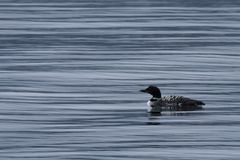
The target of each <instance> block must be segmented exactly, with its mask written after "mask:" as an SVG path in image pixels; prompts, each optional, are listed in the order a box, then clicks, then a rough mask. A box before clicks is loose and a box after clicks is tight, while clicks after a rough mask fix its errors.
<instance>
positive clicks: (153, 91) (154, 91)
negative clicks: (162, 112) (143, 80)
mask: <svg viewBox="0 0 240 160" xmlns="http://www.w3.org/2000/svg"><path fill="white" fill-rule="evenodd" d="M140 91H141V92H145V93H149V94H151V95H152V96H153V97H156V98H161V92H160V89H159V88H157V87H155V86H149V87H148V88H146V89H143V90H140Z"/></svg>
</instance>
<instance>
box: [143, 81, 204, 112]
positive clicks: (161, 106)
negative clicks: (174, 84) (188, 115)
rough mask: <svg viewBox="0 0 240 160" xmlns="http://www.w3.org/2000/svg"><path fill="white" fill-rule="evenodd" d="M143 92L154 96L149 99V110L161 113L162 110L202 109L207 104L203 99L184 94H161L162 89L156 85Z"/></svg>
mask: <svg viewBox="0 0 240 160" xmlns="http://www.w3.org/2000/svg"><path fill="white" fill-rule="evenodd" d="M141 92H146V93H149V94H151V95H152V96H153V97H152V98H151V99H150V100H149V101H148V103H147V104H148V106H149V109H148V112H152V113H161V112H162V111H193V110H199V109H202V105H205V104H204V103H203V102H202V101H199V100H194V99H191V98H187V97H183V96H163V97H162V96H161V92H160V90H159V89H158V88H157V87H155V86H149V87H148V88H146V89H145V90H141Z"/></svg>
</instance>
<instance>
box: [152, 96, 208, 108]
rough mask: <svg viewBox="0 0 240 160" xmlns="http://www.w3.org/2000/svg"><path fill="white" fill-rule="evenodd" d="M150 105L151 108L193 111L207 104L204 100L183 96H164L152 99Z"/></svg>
mask: <svg viewBox="0 0 240 160" xmlns="http://www.w3.org/2000/svg"><path fill="white" fill-rule="evenodd" d="M148 105H149V106H150V107H151V110H161V111H192V110H199V109H202V105H205V104H204V103H203V102H202V101H199V100H194V99H190V98H186V97H183V96H163V97H162V98H152V99H150V101H149V102H148Z"/></svg>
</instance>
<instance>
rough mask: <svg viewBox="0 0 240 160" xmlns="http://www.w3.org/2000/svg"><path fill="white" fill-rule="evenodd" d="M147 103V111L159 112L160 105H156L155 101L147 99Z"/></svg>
mask: <svg viewBox="0 0 240 160" xmlns="http://www.w3.org/2000/svg"><path fill="white" fill-rule="evenodd" d="M147 105H148V112H151V113H159V112H161V111H162V109H161V106H160V105H158V103H157V101H150V100H149V101H148V102H147Z"/></svg>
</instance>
